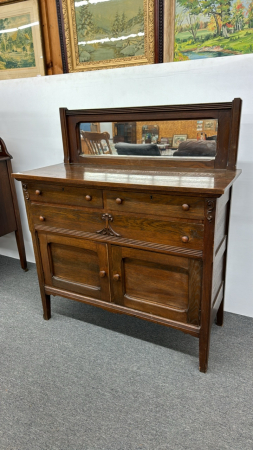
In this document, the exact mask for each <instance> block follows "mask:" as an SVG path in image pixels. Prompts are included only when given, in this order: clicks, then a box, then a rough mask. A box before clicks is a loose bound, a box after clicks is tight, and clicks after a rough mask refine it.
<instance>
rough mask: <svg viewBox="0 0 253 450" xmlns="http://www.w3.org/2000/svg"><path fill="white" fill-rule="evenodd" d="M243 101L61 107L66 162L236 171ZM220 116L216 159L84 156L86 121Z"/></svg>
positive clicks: (157, 119)
mask: <svg viewBox="0 0 253 450" xmlns="http://www.w3.org/2000/svg"><path fill="white" fill-rule="evenodd" d="M241 105H242V100H241V99H240V98H235V99H234V100H233V101H232V102H226V103H201V104H189V105H172V106H167V105H164V106H143V107H130V108H106V109H82V110H69V109H67V108H60V119H61V128H62V140H63V149H64V163H65V164H82V165H103V166H122V165H123V166H130V167H131V168H140V167H141V168H144V167H146V168H158V167H159V168H160V169H161V168H170V167H171V168H172V167H174V168H175V167H177V168H184V167H185V168H202V169H205V168H206V169H227V170H235V168H236V159H237V151H238V140H239V129H240V116H241ZM191 119H197V120H200V119H201V120H202V119H203V120H206V119H218V135H217V149H216V157H215V159H211V158H210V159H206V160H203V159H197V158H194V160H193V159H192V160H191V159H189V157H188V158H183V157H180V160H179V158H175V159H174V160H173V158H166V157H162V156H161V157H159V158H157V157H149V156H146V157H132V158H131V157H127V156H126V157H118V156H116V155H110V156H106V157H105V156H102V155H101V156H98V155H96V156H93V155H85V156H81V138H80V131H79V125H80V123H82V122H121V121H122V122H127V121H129V122H138V121H141V122H144V121H145V120H146V121H159V120H163V121H164V120H191Z"/></svg>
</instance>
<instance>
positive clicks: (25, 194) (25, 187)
mask: <svg viewBox="0 0 253 450" xmlns="http://www.w3.org/2000/svg"><path fill="white" fill-rule="evenodd" d="M22 188H23V191H24V196H25V199H26V200H29V198H30V196H29V192H28V190H27V184H22Z"/></svg>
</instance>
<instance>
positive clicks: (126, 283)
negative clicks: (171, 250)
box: [112, 246, 202, 325]
mask: <svg viewBox="0 0 253 450" xmlns="http://www.w3.org/2000/svg"><path fill="white" fill-rule="evenodd" d="M201 282H202V261H201V260H199V259H193V258H187V257H186V258H185V257H181V256H173V255H167V254H162V253H155V252H150V251H145V250H137V249H133V248H127V247H120V246H112V286H113V292H112V295H113V301H114V302H115V303H118V304H121V305H123V306H126V307H129V308H132V309H135V310H139V311H144V312H147V313H149V314H153V315H157V316H160V317H165V318H167V319H171V320H175V321H177V322H183V323H191V324H193V325H199V316H200V314H199V312H200V304H201Z"/></svg>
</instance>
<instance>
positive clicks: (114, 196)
mask: <svg viewBox="0 0 253 450" xmlns="http://www.w3.org/2000/svg"><path fill="white" fill-rule="evenodd" d="M104 198H105V208H106V209H108V210H109V211H121V212H130V213H131V212H132V213H141V214H154V215H162V216H168V217H181V218H197V219H203V218H204V200H203V199H202V198H196V197H182V198H180V197H178V196H172V195H159V194H153V195H150V193H136V192H124V191H117V192H113V191H104ZM119 200H120V201H119ZM185 203H188V205H187V206H188V207H187V208H185V207H183V206H184V204H185Z"/></svg>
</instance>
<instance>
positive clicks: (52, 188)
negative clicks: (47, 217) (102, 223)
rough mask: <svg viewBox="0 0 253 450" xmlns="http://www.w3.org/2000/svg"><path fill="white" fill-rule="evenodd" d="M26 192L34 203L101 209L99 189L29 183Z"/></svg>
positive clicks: (101, 199)
mask: <svg viewBox="0 0 253 450" xmlns="http://www.w3.org/2000/svg"><path fill="white" fill-rule="evenodd" d="M27 190H28V193H29V198H30V200H31V201H34V202H42V203H53V204H59V205H69V206H84V207H86V208H103V194H102V190H99V189H90V188H89V187H72V186H64V187H63V186H62V185H61V186H57V185H49V184H39V183H29V185H28V187H27Z"/></svg>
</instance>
